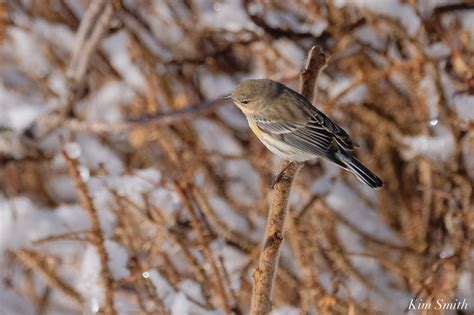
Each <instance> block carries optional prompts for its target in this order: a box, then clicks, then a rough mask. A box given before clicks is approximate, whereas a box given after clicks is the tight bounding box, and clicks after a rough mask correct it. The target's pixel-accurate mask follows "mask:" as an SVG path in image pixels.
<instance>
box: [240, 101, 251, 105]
mask: <svg viewBox="0 0 474 315" xmlns="http://www.w3.org/2000/svg"><path fill="white" fill-rule="evenodd" d="M249 102H250V101H242V102H241V103H242V104H244V105H245V104H248V103H249Z"/></svg>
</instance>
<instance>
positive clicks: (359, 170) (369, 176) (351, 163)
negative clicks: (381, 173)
mask: <svg viewBox="0 0 474 315" xmlns="http://www.w3.org/2000/svg"><path fill="white" fill-rule="evenodd" d="M335 155H336V158H337V159H338V160H339V162H341V164H343V165H344V166H343V167H344V168H345V169H347V170H348V171H350V172H351V173H353V174H354V175H355V176H357V178H358V179H359V180H360V181H362V182H364V183H366V184H367V185H369V186H370V187H371V188H373V189H378V188H381V187H383V182H382V180H381V179H380V178H378V177H377V176H376V175H375V174H374V173H372V172H371V171H370V170H369V169H368V168H367V167H365V166H364V165H363V164H362V163H361V162H360V161H359V160H357V159H356V158H355V157H353V156H352V155H350V154H349V153H347V152H345V151H338V152H336V154H335ZM338 164H339V163H338ZM341 166H342V165H341Z"/></svg>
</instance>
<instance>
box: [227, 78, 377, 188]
mask: <svg viewBox="0 0 474 315" xmlns="http://www.w3.org/2000/svg"><path fill="white" fill-rule="evenodd" d="M230 99H232V101H233V102H234V103H235V105H237V107H239V108H240V109H241V110H242V112H243V113H244V115H245V117H247V120H248V123H249V126H250V128H251V129H252V131H253V132H254V133H255V135H256V136H257V137H258V138H259V139H260V141H262V142H263V144H264V145H265V146H266V147H267V148H268V149H269V150H270V151H272V152H273V153H274V154H276V155H278V156H280V157H281V158H283V159H286V160H290V161H296V162H303V161H308V160H313V159H315V158H317V157H323V158H326V159H328V160H330V161H332V162H334V163H336V164H337V165H339V166H340V167H342V168H344V169H346V170H348V171H350V172H351V173H353V174H355V175H356V176H357V178H358V179H360V180H361V181H362V182H364V183H366V184H367V185H369V186H370V187H372V188H379V187H382V186H383V182H382V180H380V178H378V177H377V176H376V175H374V174H373V173H372V172H371V171H370V170H369V169H368V168H367V167H365V166H364V165H363V164H362V163H361V162H359V161H358V160H357V159H356V158H354V157H353V156H352V154H350V153H349V152H348V151H352V150H354V147H355V145H354V143H353V142H352V139H351V138H350V136H349V135H348V134H347V133H346V132H345V131H344V130H343V129H342V128H341V127H339V126H338V125H336V124H335V123H333V122H332V121H331V119H329V118H328V117H327V116H326V115H324V114H323V113H322V112H321V111H319V110H318V109H317V108H316V107H314V106H313V105H312V104H311V103H310V102H309V101H308V100H307V99H306V98H305V97H304V96H303V95H301V94H299V93H297V92H295V91H293V90H292V89H290V88H289V87H287V86H285V85H283V84H281V83H278V82H275V81H272V80H268V79H260V80H246V81H243V82H242V83H240V84H239V85H238V86H237V87H236V88H235V89H234V91H233V92H232V93H231V94H230Z"/></svg>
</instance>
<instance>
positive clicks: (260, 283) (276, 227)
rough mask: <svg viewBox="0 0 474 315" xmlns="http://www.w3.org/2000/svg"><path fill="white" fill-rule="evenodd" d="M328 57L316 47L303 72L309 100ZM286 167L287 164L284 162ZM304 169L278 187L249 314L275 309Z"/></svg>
mask: <svg viewBox="0 0 474 315" xmlns="http://www.w3.org/2000/svg"><path fill="white" fill-rule="evenodd" d="M326 61H327V55H326V54H325V53H324V52H323V51H322V49H321V48H320V47H319V46H313V47H312V48H311V49H310V51H309V53H308V58H307V61H306V64H305V67H304V69H303V71H302V72H301V94H302V95H303V96H305V97H306V98H307V99H308V100H312V99H313V96H314V86H315V83H316V80H317V78H318V75H319V72H320V71H321V70H322V69H323V68H324V66H325V65H326ZM285 163H288V162H287V161H285ZM302 166H303V164H302V163H294V162H289V165H288V167H286V168H285V170H284V171H283V173H282V174H281V176H279V178H278V180H277V182H276V184H275V192H274V196H273V201H272V205H271V208H270V213H269V214H268V222H267V229H266V231H265V241H264V243H263V244H264V245H263V249H262V252H261V253H260V259H259V263H258V268H257V269H256V270H255V273H254V275H253V276H254V281H255V284H254V290H253V294H252V304H251V307H250V313H251V314H254V315H257V314H269V313H270V311H271V308H272V303H271V297H272V290H273V282H274V278H275V272H276V268H277V265H278V257H279V253H280V245H281V242H282V241H283V228H284V225H285V218H286V213H287V211H288V198H289V196H290V191H291V186H292V184H293V180H294V178H295V177H296V174H297V173H298V171H299V170H300V169H301V167H302Z"/></svg>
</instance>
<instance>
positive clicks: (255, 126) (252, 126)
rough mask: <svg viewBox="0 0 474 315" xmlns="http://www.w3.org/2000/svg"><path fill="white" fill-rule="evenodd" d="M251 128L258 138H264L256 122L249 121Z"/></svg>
mask: <svg viewBox="0 0 474 315" xmlns="http://www.w3.org/2000/svg"><path fill="white" fill-rule="evenodd" d="M249 126H250V129H252V131H253V133H254V134H255V135H256V136H257V137H259V138H260V137H263V131H262V130H261V129H260V128H259V127H258V126H257V124H256V123H255V122H254V121H251V120H249Z"/></svg>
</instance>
